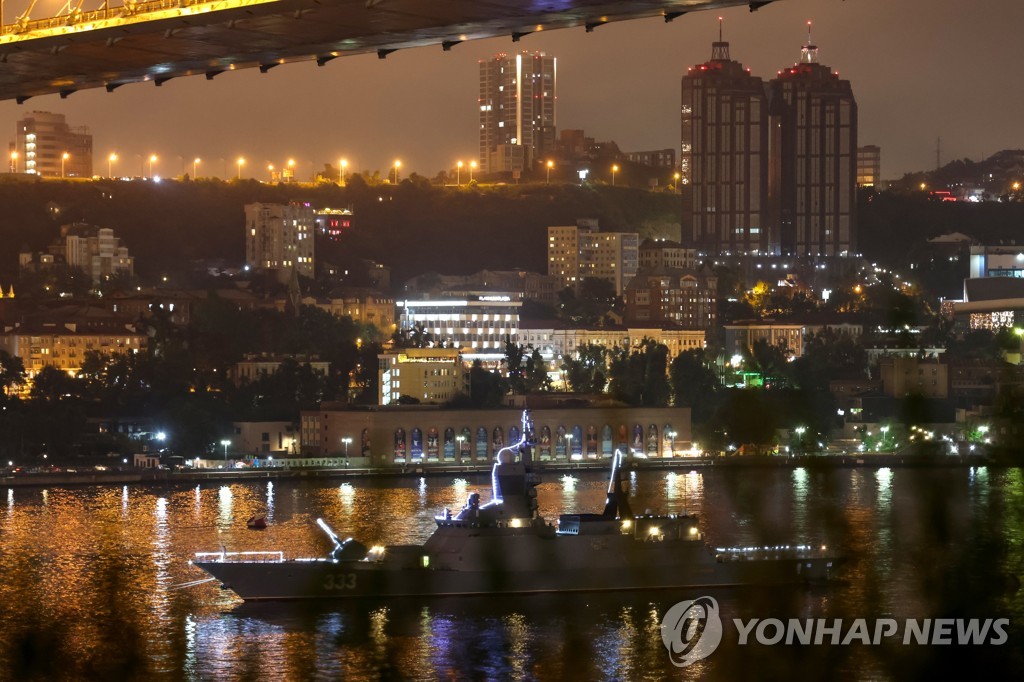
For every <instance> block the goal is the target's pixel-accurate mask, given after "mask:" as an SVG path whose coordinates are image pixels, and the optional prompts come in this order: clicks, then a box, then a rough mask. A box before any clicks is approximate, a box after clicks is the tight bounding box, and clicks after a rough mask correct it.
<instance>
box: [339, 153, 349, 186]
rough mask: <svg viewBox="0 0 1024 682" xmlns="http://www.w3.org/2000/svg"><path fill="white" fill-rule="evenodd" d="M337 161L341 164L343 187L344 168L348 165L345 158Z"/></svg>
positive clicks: (342, 184)
mask: <svg viewBox="0 0 1024 682" xmlns="http://www.w3.org/2000/svg"><path fill="white" fill-rule="evenodd" d="M338 163H339V164H340V165H341V186H342V187H344V186H345V168H346V167H347V166H348V161H347V160H346V159H342V160H341V161H339V162H338Z"/></svg>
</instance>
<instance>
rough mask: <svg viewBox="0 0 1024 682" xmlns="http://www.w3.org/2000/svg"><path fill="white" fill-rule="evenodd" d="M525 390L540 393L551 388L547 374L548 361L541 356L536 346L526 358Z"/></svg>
mask: <svg viewBox="0 0 1024 682" xmlns="http://www.w3.org/2000/svg"><path fill="white" fill-rule="evenodd" d="M525 379H526V391H527V393H540V392H546V391H550V390H551V377H550V376H548V363H546V362H545V361H544V358H543V357H541V354H540V351H539V350H537V349H536V348H534V349H533V352H532V353H530V357H529V358H527V360H526V377H525Z"/></svg>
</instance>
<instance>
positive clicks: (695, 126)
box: [680, 39, 778, 255]
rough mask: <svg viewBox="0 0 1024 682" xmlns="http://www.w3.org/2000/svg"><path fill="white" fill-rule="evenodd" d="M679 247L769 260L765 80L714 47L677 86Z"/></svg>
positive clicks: (722, 45)
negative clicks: (683, 204)
mask: <svg viewBox="0 0 1024 682" xmlns="http://www.w3.org/2000/svg"><path fill="white" fill-rule="evenodd" d="M682 92H683V94H682V143H681V147H680V183H681V184H682V185H683V188H684V196H688V197H689V204H690V205H689V207H688V210H687V208H684V212H683V242H684V244H686V245H687V246H691V247H693V248H696V249H698V250H700V251H701V252H702V253H704V254H710V255H717V254H771V253H776V252H777V250H778V237H777V235H776V234H775V231H774V229H773V226H772V225H771V224H770V223H769V215H768V210H767V209H768V191H769V187H768V153H769V150H768V99H767V96H766V94H765V89H764V84H763V82H762V80H761V79H760V78H759V77H757V76H753V75H751V73H750V69H746V68H744V67H743V65H742V64H741V63H739V62H737V61H734V60H732V59H731V58H730V56H729V43H727V42H723V41H721V39H719V41H718V42H715V43H712V48H711V59H710V61H707V62H705V63H703V64H698V65H696V66H694V67H692V68H690V69H689V70H688V71H687V74H686V75H685V76H683V80H682Z"/></svg>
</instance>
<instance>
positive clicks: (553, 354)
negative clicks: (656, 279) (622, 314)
mask: <svg viewBox="0 0 1024 682" xmlns="http://www.w3.org/2000/svg"><path fill="white" fill-rule="evenodd" d="M519 339H520V340H519V343H521V344H523V345H524V346H529V347H532V348H536V349H537V350H538V351H540V354H541V356H542V357H543V358H544V359H545V360H548V361H549V362H550V361H551V360H553V359H558V358H570V357H574V356H575V355H576V353H577V352H578V350H579V348H580V346H585V345H593V346H604V347H605V348H607V349H608V350H631V349H634V348H639V347H640V346H641V345H642V344H643V342H644V340H646V339H651V340H653V341H656V342H658V343H661V344H664V345H665V346H666V347H667V348H668V351H669V360H672V359H673V358H675V357H676V356H677V355H679V354H680V353H682V352H684V351H688V350H699V349H703V348H704V346H705V334H704V331H703V330H698V329H678V328H674V327H673V328H664V327H661V326H657V325H632V326H618V327H603V328H600V329H571V328H569V327H566V326H565V325H564V324H562V323H560V322H556V321H553V320H529V321H523V322H522V326H521V327H520V330H519Z"/></svg>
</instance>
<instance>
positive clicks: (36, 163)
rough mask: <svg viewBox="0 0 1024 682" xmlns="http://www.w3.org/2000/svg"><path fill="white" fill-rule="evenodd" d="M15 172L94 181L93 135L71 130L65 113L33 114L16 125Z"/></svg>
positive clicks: (12, 151) (85, 128)
mask: <svg viewBox="0 0 1024 682" xmlns="http://www.w3.org/2000/svg"><path fill="white" fill-rule="evenodd" d="M11 153H12V154H16V156H13V157H12V164H13V166H12V169H13V171H14V172H16V173H29V174H32V175H40V176H42V177H45V178H61V177H67V178H91V177H92V135H91V134H90V133H89V128H87V127H85V126H81V127H71V126H69V125H68V124H67V119H65V118H64V114H51V113H50V112H48V111H33V112H30V113H28V114H26V115H25V117H24V118H22V119H21V120H20V121H18V122H17V128H16V131H15V136H14V145H13V147H12V149H11Z"/></svg>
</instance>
